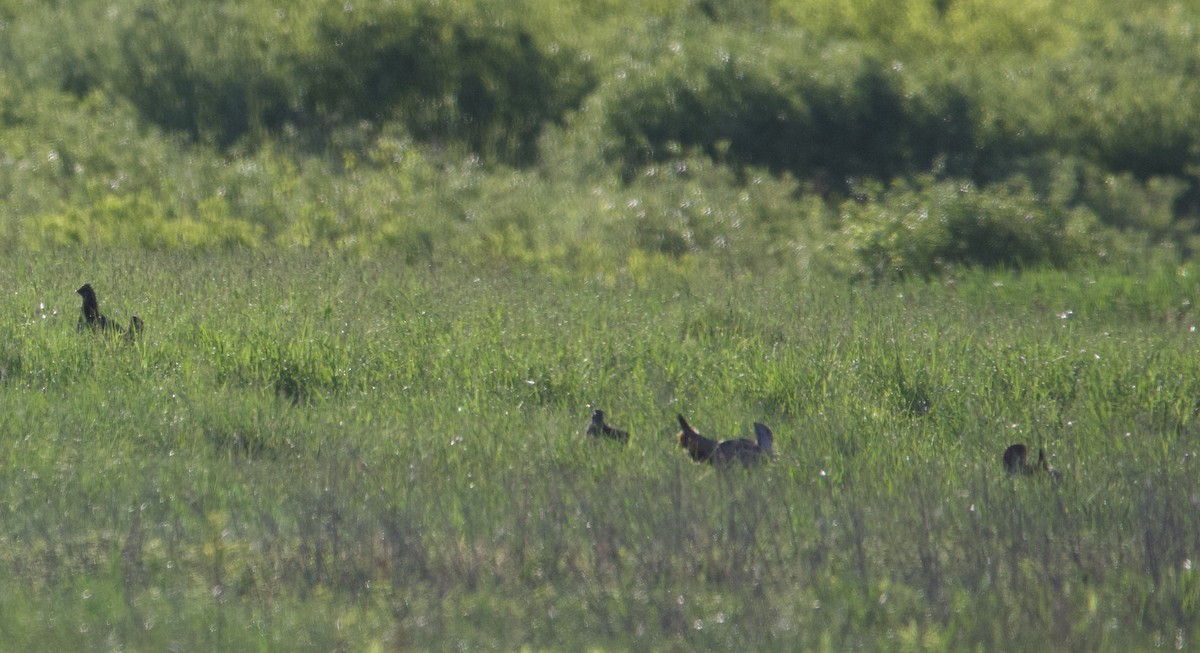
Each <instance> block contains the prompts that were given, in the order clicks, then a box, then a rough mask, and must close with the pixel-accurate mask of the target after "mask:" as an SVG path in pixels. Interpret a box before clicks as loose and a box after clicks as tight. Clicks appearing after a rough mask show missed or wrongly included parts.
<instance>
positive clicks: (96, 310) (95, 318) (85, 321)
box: [75, 283, 121, 331]
mask: <svg viewBox="0 0 1200 653" xmlns="http://www.w3.org/2000/svg"><path fill="white" fill-rule="evenodd" d="M75 293H76V294H77V295H79V296H80V297H83V315H81V316H79V323H78V324H76V325H75V328H77V329H79V330H80V331H82V330H83V329H84V328H85V327H86V328H89V329H91V330H93V331H104V330H106V329H111V330H113V331H120V330H121V325H119V324H117V323H116V322H113V321H112V320H110V319H108V318H107V317H105V315H104V313H101V312H100V300H98V299H96V291H95V290H93V289H92V284H90V283H85V284H83V285H82V286H80V287H79V290H76V291H75Z"/></svg>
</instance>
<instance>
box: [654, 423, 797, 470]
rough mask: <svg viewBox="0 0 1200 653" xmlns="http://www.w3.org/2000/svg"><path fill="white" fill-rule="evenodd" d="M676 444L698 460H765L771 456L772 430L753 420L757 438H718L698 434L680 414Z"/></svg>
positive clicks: (705, 461) (743, 461)
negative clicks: (677, 442)
mask: <svg viewBox="0 0 1200 653" xmlns="http://www.w3.org/2000/svg"><path fill="white" fill-rule="evenodd" d="M678 417H679V427H680V431H679V435H678V436H677V437H678V438H679V446H681V447H683V448H684V450H685V451H687V453H688V455H689V456H691V457H692V460H694V461H696V462H698V463H709V464H712V465H725V464H728V463H731V462H739V463H742V464H744V465H750V464H753V463H758V462H764V461H767V460H770V459H771V456H772V455H773V453H774V443H775V434H774V433H772V432H771V429H770V428H768V427H767V425H766V424H762V423H759V422H755V423H754V434H755V437H756V438H757V442H755V441H751V440H748V439H746V438H738V439H736V440H725V441H722V442H718V441H716V440H714V439H712V438H706V437H704V436H703V435H700V433H699V432H697V431H696V429H694V428H692V425H691V424H688V421H687V420H686V419H684V417H683V415H679V416H678Z"/></svg>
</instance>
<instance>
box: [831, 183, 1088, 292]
mask: <svg viewBox="0 0 1200 653" xmlns="http://www.w3.org/2000/svg"><path fill="white" fill-rule="evenodd" d="M1068 218H1069V214H1068V212H1067V211H1065V210H1064V208H1063V207H1062V206H1057V205H1049V206H1047V205H1045V204H1044V203H1043V202H1041V201H1040V199H1039V198H1038V197H1037V196H1036V195H1034V194H1033V193H1032V192H1031V191H1030V190H1029V188H1028V186H1027V185H1025V184H1020V183H1011V184H1008V185H1004V186H1000V185H998V186H995V187H992V188H988V189H980V188H977V187H975V186H974V185H973V184H972V183H971V182H970V181H966V180H954V179H948V180H943V181H933V180H931V179H928V178H921V179H918V180H916V181H915V182H914V183H897V184H895V185H893V186H892V187H890V188H888V189H886V190H874V191H864V193H863V197H862V200H861V201H859V202H853V201H852V202H847V203H846V205H845V207H844V209H843V219H844V220H845V221H846V223H847V225H848V228H847V233H848V236H849V240H850V246H851V248H852V249H853V250H854V251H855V252H856V253H857V254H858V256H859V258H860V260H861V263H862V265H863V268H862V272H863V273H866V274H868V275H870V276H871V277H874V278H880V277H884V276H891V275H900V276H908V275H915V276H923V277H930V276H935V275H937V274H940V273H942V272H945V271H947V270H951V269H954V268H955V267H958V266H983V267H1000V266H1007V267H1024V266H1032V267H1038V266H1059V265H1064V264H1066V263H1068V262H1069V261H1070V260H1071V259H1072V258H1074V257H1078V256H1081V255H1082V254H1083V252H1084V251H1085V250H1084V248H1083V247H1081V246H1080V245H1082V243H1078V244H1076V243H1072V242H1071V241H1070V238H1069V237H1068V234H1067V221H1068Z"/></svg>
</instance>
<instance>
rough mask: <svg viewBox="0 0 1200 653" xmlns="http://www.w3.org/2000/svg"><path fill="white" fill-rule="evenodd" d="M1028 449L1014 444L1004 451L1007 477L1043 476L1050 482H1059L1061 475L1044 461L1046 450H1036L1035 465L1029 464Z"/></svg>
mask: <svg viewBox="0 0 1200 653" xmlns="http://www.w3.org/2000/svg"><path fill="white" fill-rule="evenodd" d="M1028 457H1029V448H1028V447H1026V446H1025V445H1023V444H1014V445H1012V446H1010V447H1009V448H1007V449H1005V450H1004V470H1005V471H1006V472H1008V475H1009V476H1033V475H1035V474H1045V475H1047V476H1049V477H1050V478H1051V479H1052V480H1055V481H1057V480H1059V479H1061V478H1062V474H1061V473H1060V472H1059V471H1058V470H1057V469H1055V468H1053V467H1051V466H1050V463H1049V462H1047V461H1046V450H1045V449H1042V448H1038V457H1037V463H1035V464H1030V463H1029V462H1028V460H1027V458H1028Z"/></svg>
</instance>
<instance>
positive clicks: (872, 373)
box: [0, 253, 1200, 651]
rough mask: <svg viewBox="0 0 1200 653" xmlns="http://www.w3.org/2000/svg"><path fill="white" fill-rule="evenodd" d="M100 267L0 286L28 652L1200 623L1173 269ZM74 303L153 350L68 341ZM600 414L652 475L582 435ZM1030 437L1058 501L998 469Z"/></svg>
mask: <svg viewBox="0 0 1200 653" xmlns="http://www.w3.org/2000/svg"><path fill="white" fill-rule="evenodd" d="M100 256H101V255H100V254H97V257H100ZM103 258H104V259H105V260H119V261H122V263H120V264H115V265H113V264H98V265H92V263H93V261H91V260H89V259H88V257H85V256H80V255H77V254H72V255H64V256H61V257H58V258H56V259H44V260H39V261H37V262H30V263H24V264H21V265H19V266H8V267H6V268H5V269H3V270H0V285H3V287H6V288H10V289H13V290H11V291H10V292H9V293H6V294H5V295H4V298H3V299H2V300H0V301H2V302H3V306H2V307H0V314H3V316H4V317H2V318H0V322H2V323H3V328H4V329H5V331H6V332H9V333H12V334H14V335H13V337H12V338H10V339H9V340H8V342H6V343H5V344H3V345H2V346H0V370H2V372H3V374H2V376H0V378H2V385H0V388H2V390H0V404H2V405H0V412H3V414H5V416H6V419H5V420H3V425H2V426H0V438H2V442H3V443H4V444H3V447H0V493H2V496H3V497H4V499H3V503H2V504H0V511H2V512H3V515H2V518H0V579H3V583H4V586H5V588H6V591H5V592H4V596H3V598H0V602H3V605H0V608H2V609H0V615H2V616H0V636H2V638H3V640H4V641H8V642H14V643H21V644H24V645H25V647H26V648H30V649H41V650H50V649H68V648H69V649H73V650H110V649H113V648H124V649H126V650H151V649H159V650H161V649H163V648H168V649H170V648H179V647H205V646H208V647H213V648H220V649H224V650H234V649H249V648H261V649H266V650H276V649H283V648H287V649H289V650H294V649H310V650H363V649H375V650H389V649H398V648H400V649H402V648H409V647H414V648H446V647H450V646H461V647H466V648H502V649H511V648H520V647H522V646H528V647H532V648H550V649H554V648H597V649H604V650H609V649H612V650H625V649H647V648H653V649H656V650H704V649H709V650H711V649H716V650H845V649H848V648H865V649H868V650H876V649H882V648H886V649H889V650H913V651H916V650H935V651H936V650H964V649H970V648H976V647H980V648H983V649H988V650H995V649H1028V650H1035V649H1056V650H1089V651H1094V650H1149V649H1152V648H1158V647H1162V646H1174V645H1175V644H1176V643H1177V642H1179V643H1180V645H1181V646H1183V647H1184V648H1185V649H1186V648H1187V646H1190V645H1191V643H1192V642H1193V641H1194V640H1195V637H1196V636H1197V635H1198V633H1197V632H1196V626H1195V624H1194V620H1193V619H1191V618H1190V616H1189V615H1191V614H1194V610H1195V606H1196V605H1197V602H1198V601H1200V581H1198V580H1197V577H1196V575H1195V572H1194V571H1193V570H1192V567H1193V564H1194V562H1195V560H1196V558H1197V545H1196V542H1197V541H1200V538H1198V537H1197V536H1198V535H1200V518H1198V517H1197V515H1200V512H1198V511H1197V510H1196V508H1197V504H1198V503H1200V495H1197V494H1196V489H1195V488H1196V482H1195V481H1196V479H1197V468H1196V454H1197V448H1196V447H1197V444H1196V443H1197V433H1198V430H1197V424H1196V418H1197V411H1198V409H1200V404H1198V400H1197V397H1200V373H1198V372H1197V368H1196V365H1195V353H1196V341H1195V338H1196V335H1195V333H1194V329H1193V328H1192V327H1193V324H1194V322H1195V315H1194V313H1193V312H1192V311H1191V309H1190V306H1191V303H1190V302H1191V301H1192V300H1193V296H1194V292H1195V286H1194V284H1193V283H1191V282H1190V279H1191V278H1192V277H1190V276H1187V275H1188V274H1189V273H1191V272H1194V271H1192V270H1190V269H1189V268H1183V269H1171V270H1161V271H1156V272H1153V273H1148V274H1146V275H1143V276H1142V278H1141V280H1140V281H1138V282H1136V283H1133V282H1130V281H1129V280H1128V278H1127V277H1121V276H1115V275H1112V274H1111V273H1110V274H1107V275H1106V274H1100V275H1092V276H1087V274H1086V273H1064V272H1048V273H1037V272H1030V273H1024V274H1022V275H982V274H980V275H978V276H975V275H968V276H965V277H963V278H961V279H959V280H958V281H957V283H955V284H953V285H946V286H941V285H927V284H916V283H912V284H897V285H882V286H878V287H862V286H847V285H843V284H838V283H823V282H819V281H814V280H811V279H805V278H798V277H793V276H789V275H785V274H782V273H781V274H778V275H775V276H760V277H750V276H743V277H731V276H727V275H717V274H710V273H706V272H703V271H700V272H696V273H695V274H693V275H692V276H690V277H686V278H684V277H680V278H671V277H667V278H663V279H661V280H659V281H657V282H654V283H647V284H640V285H637V286H635V285H632V284H630V285H623V284H620V283H615V284H604V283H599V282H588V281H579V280H562V279H558V278H551V277H547V276H541V275H533V274H526V273H523V272H520V271H513V270H509V271H498V270H486V271H485V270H479V269H472V268H458V267H452V266H449V267H444V268H441V269H438V270H437V271H431V270H428V269H423V268H414V267H405V266H402V265H393V264H391V262H388V261H375V262H372V261H355V262H352V263H347V262H345V261H343V260H338V259H334V258H328V259H326V258H316V259H314V258H313V257H311V256H304V257H301V256H289V255H280V256H275V257H259V256H247V257H245V258H240V259H239V258H236V257H233V256H224V257H215V258H209V257H201V256H188V255H175V256H167V255H149V254H133V253H104V255H103ZM97 260H100V259H99V258H98V259H97ZM79 269H92V270H93V271H94V272H93V274H92V276H91V278H89V279H80V278H78V277H79V272H78V270H79ZM85 280H86V281H90V282H91V283H92V284H93V285H94V286H95V287H96V289H97V292H98V293H99V294H100V301H101V303H102V306H103V307H104V309H105V311H106V312H107V313H108V314H109V315H110V316H113V317H116V318H119V319H126V318H127V316H128V315H129V314H130V313H136V314H138V315H141V316H142V317H143V318H144V319H145V320H146V323H147V332H146V337H145V338H144V339H143V340H142V341H140V342H139V343H138V344H136V345H135V346H127V345H124V344H122V343H121V342H120V341H119V340H112V341H109V340H105V339H103V338H95V337H91V336H90V335H88V334H83V335H81V334H78V333H76V331H75V329H74V323H75V319H76V312H77V311H78V306H77V297H76V296H75V295H74V294H73V292H74V288H76V287H77V286H78V285H79V283H81V282H83V281H85ZM1068 311H1071V313H1070V314H1069V315H1068V314H1067V312H1068ZM589 404H595V405H598V406H602V407H603V408H605V410H606V412H607V413H608V416H609V418H610V420H611V421H612V422H613V423H615V424H617V425H618V426H620V427H621V428H626V429H628V430H630V431H631V433H632V434H633V440H632V443H631V445H630V446H629V447H628V448H622V447H620V446H614V445H611V444H609V443H588V442H585V441H584V437H583V435H582V433H583V429H584V428H585V426H586V423H587V418H588V416H589V414H590V409H589V407H588V405H589ZM677 412H681V413H685V414H686V415H688V417H689V419H690V420H691V421H692V422H693V424H695V425H696V426H697V428H699V429H700V430H701V431H702V432H705V433H708V434H712V435H716V436H720V437H746V436H749V434H750V433H751V423H752V422H753V421H764V422H766V423H767V424H769V425H770V426H771V427H772V428H773V429H774V431H775V433H776V435H777V441H776V451H777V460H776V461H775V463H773V464H772V465H770V466H768V467H766V468H764V469H760V470H757V473H745V472H743V471H738V470H735V471H733V472H732V473H728V474H721V473H718V472H716V471H714V470H712V469H711V468H708V467H706V466H700V465H694V464H692V463H691V462H689V461H688V460H687V457H686V455H685V454H684V453H683V452H682V451H681V450H679V449H678V448H677V446H676V445H675V443H674V441H673V433H674V430H675V427H674V415H675V413H677ZM1016 441H1024V442H1026V443H1028V444H1030V445H1031V446H1034V447H1037V446H1044V447H1045V448H1046V449H1047V451H1048V452H1049V453H1050V455H1051V458H1052V462H1053V464H1054V465H1055V466H1056V467H1058V468H1059V469H1060V470H1062V471H1063V474H1064V477H1065V479H1064V481H1063V482H1062V483H1061V484H1059V485H1057V486H1054V485H1051V484H1049V483H1047V482H1042V481H1039V480H1037V479H1019V480H1020V482H1013V481H1012V480H1010V479H1007V478H1006V477H1005V476H1004V474H1003V471H1002V469H1001V465H1000V454H1001V452H1002V451H1003V449H1004V447H1005V446H1006V445H1008V444H1010V443H1012V442H1016ZM596 445H599V446H596Z"/></svg>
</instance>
